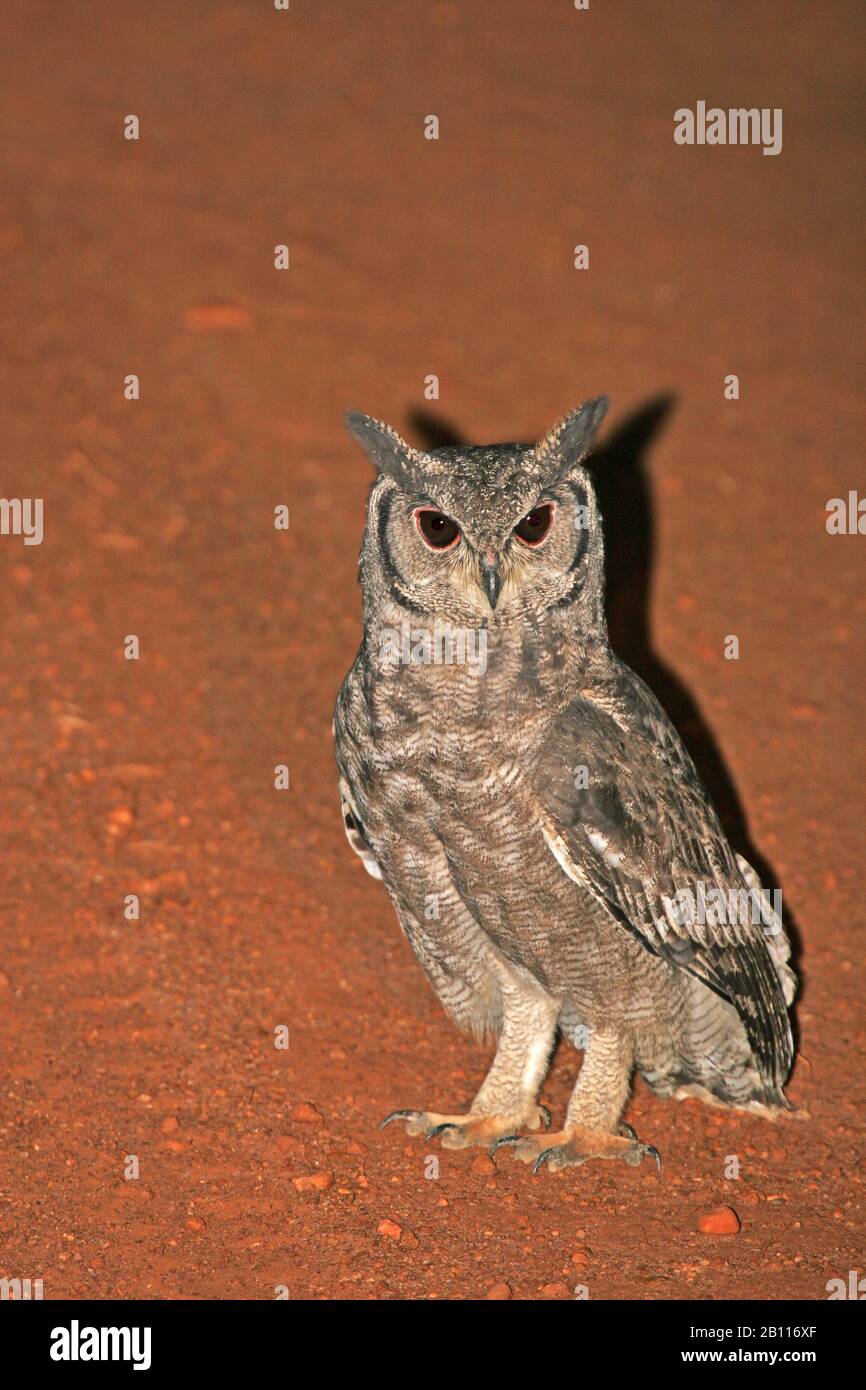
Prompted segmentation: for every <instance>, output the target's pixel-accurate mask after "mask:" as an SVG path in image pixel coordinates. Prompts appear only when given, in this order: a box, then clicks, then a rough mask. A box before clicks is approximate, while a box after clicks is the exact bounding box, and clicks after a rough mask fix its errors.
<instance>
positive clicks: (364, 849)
mask: <svg viewBox="0 0 866 1390" xmlns="http://www.w3.org/2000/svg"><path fill="white" fill-rule="evenodd" d="M340 809H341V811H342V813H343V829H344V830H345V832H346V839H347V840H348V841H349V844H350V845H351V846H352V849H353V850H354V851H355V853H356V854H357V856H358V858H359V859H360V860H361V862H362V863H363V865H364V868H365V869H366V870H367V873H368V874H369V875H370V877H371V878H378V879H381V877H382V870H381V869H380V868H379V862H378V860H377V859H376V856H375V854H374V853H373V851H372V849H371V848H370V842H369V840H368V839H367V836H366V834H365V832H364V827H363V825H362V824H361V817H360V816H359V815H358V812H357V811H356V810H355V803H354V802H353V800H352V793H351V791H350V789H349V784H348V782H347V781H346V779H345V777H341V778H340Z"/></svg>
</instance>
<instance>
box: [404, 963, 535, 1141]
mask: <svg viewBox="0 0 866 1390" xmlns="http://www.w3.org/2000/svg"><path fill="white" fill-rule="evenodd" d="M498 973H499V972H498ZM499 984H500V989H501V993H502V1008H503V1016H502V1031H501V1033H500V1036H499V1046H498V1047H497V1049H496V1056H495V1057H494V1059H493V1063H492V1065H491V1067H490V1071H489V1072H488V1073H487V1076H486V1078H485V1081H484V1084H483V1086H482V1087H481V1089H480V1091H479V1092H478V1094H477V1096H476V1097H475V1099H474V1101H473V1102H472V1105H471V1106H470V1107H469V1111H468V1113H467V1114H465V1115H438V1114H435V1113H434V1112H432V1111H424V1110H397V1111H395V1112H394V1114H393V1115H389V1116H388V1118H387V1119H386V1120H385V1121H384V1122H383V1127H384V1125H387V1124H390V1122H391V1121H392V1120H404V1121H405V1123H406V1132H407V1133H408V1134H412V1135H418V1134H424V1135H426V1137H427V1138H428V1139H431V1138H433V1137H434V1136H436V1135H441V1137H442V1146H443V1148H446V1149H464V1148H467V1147H468V1146H469V1145H470V1144H484V1145H489V1144H491V1143H492V1142H493V1141H494V1140H496V1139H499V1138H501V1137H502V1135H504V1134H513V1132H514V1130H515V1129H539V1128H540V1127H541V1126H542V1125H543V1124H549V1123H550V1116H549V1115H548V1113H547V1111H546V1110H545V1109H544V1107H543V1106H541V1105H539V1104H538V1103H537V1099H536V1098H537V1096H538V1092H539V1089H540V1087H541V1083H542V1081H543V1080H544V1078H545V1076H546V1074H547V1068H548V1063H549V1060H550V1052H551V1049H552V1047H553V1039H554V1034H555V1032H556V1020H557V1018H558V1016H559V1008H560V1004H559V1001H558V1000H556V999H552V998H551V997H550V995H548V994H545V993H544V992H543V991H542V990H541V989H540V988H539V987H538V986H534V985H531V984H529V983H528V982H526V981H524V980H523V979H521V978H518V976H517V975H516V974H515V973H514V972H513V971H511V970H510V969H508V968H507V967H504V966H503V967H502V969H501V974H500V978H499Z"/></svg>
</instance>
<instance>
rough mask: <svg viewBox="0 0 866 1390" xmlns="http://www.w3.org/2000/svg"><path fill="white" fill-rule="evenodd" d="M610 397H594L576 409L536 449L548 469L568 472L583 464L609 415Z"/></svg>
mask: <svg viewBox="0 0 866 1390" xmlns="http://www.w3.org/2000/svg"><path fill="white" fill-rule="evenodd" d="M609 405H610V401H609V399H608V397H607V396H595V397H594V398H593V399H592V400H591V401H586V402H584V404H583V405H582V406H579V407H578V409H577V410H573V411H572V412H571V414H570V415H567V416H566V417H565V419H564V420H562V421H561V422H560V423H559V424H558V425H557V426H556V427H555V428H554V429H552V430H551V431H550V433H549V434H546V435H545V436H544V438H543V439H542V440H541V441H540V442H539V443H538V444H537V445H536V446H535V456H536V458H537V459H538V460H539V462H542V463H544V464H546V465H548V466H550V465H553V466H557V465H558V469H559V472H561V473H564V472H567V471H568V469H569V468H573V467H574V466H575V464H578V463H580V461H581V459H583V458H585V457H586V455H587V454H588V453H589V451H590V449H591V448H592V441H593V439H594V438H595V432H596V430H597V429H598V427H599V425H600V424H601V422H602V420H603V419H604V417H605V415H606V414H607V408H608V406H609Z"/></svg>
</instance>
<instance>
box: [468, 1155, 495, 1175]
mask: <svg viewBox="0 0 866 1390" xmlns="http://www.w3.org/2000/svg"><path fill="white" fill-rule="evenodd" d="M470 1171H471V1172H473V1173H479V1174H481V1175H483V1176H487V1175H489V1174H491V1173H495V1172H496V1164H495V1163H494V1162H493V1159H492V1158H490V1156H489V1155H488V1154H476V1156H475V1157H474V1158H473V1160H472V1163H471V1164H470Z"/></svg>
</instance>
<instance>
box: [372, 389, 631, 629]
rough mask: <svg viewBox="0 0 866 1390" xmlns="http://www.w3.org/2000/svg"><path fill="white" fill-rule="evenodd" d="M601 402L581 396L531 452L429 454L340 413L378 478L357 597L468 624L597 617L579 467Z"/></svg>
mask: <svg viewBox="0 0 866 1390" xmlns="http://www.w3.org/2000/svg"><path fill="white" fill-rule="evenodd" d="M607 406H608V401H607V398H606V397H605V396H598V397H596V398H595V399H594V400H591V401H588V402H587V403H586V404H585V405H582V406H581V407H580V408H579V409H578V410H574V411H572V413H571V414H570V415H568V416H567V417H566V419H565V420H563V421H562V422H561V424H559V425H557V426H556V428H555V429H553V430H551V431H550V433H549V434H547V435H545V437H544V438H543V439H542V440H541V441H540V442H539V443H538V444H536V445H535V447H534V448H532V447H529V446H527V445H523V444H494V445H489V446H485V447H459V448H447V449H434V450H431V451H430V452H429V453H425V452H423V451H421V450H418V449H414V448H412V446H411V445H410V444H407V443H406V441H405V440H403V439H401V438H400V436H399V435H398V434H397V433H396V431H395V430H393V429H391V428H390V427H389V426H388V425H385V424H383V423H382V422H381V421H379V420H373V419H371V418H370V416H368V415H360V414H356V413H352V414H350V415H348V416H347V423H348V426H349V429H350V431H351V432H352V434H354V435H355V437H356V438H357V439H358V440H359V441H360V442H361V444H363V446H364V448H365V449H366V450H367V452H368V454H369V455H370V457H371V459H372V460H373V463H374V464H375V466H376V468H377V470H378V474H379V477H378V479H377V481H376V483H375V485H374V487H373V489H372V492H371V494H370V503H369V510H368V517H367V533H366V536H365V539H364V546H363V549H362V552H361V566H362V576H361V577H362V583H363V584H364V588H365V592H366V591H367V590H368V589H371V588H372V589H373V590H375V597H376V599H377V600H379V599H381V598H388V597H390V599H391V600H392V601H393V603H394V604H396V605H397V606H398V607H402V608H405V609H408V610H409V611H410V612H412V613H416V614H422V613H423V614H425V615H428V616H430V617H441V618H447V619H448V620H449V621H451V622H455V621H459V622H461V623H463V624H465V625H468V626H480V625H485V624H488V623H489V622H491V621H495V622H497V623H503V622H508V621H509V620H515V619H518V620H519V619H526V618H529V617H531V616H533V615H538V614H540V613H541V612H543V611H544V610H546V609H549V608H552V607H554V606H556V607H560V608H562V607H565V606H566V605H571V604H572V603H574V602H575V601H577V600H580V599H582V600H583V605H582V606H586V607H587V610H588V611H587V617H589V616H590V613H591V615H592V618H593V620H596V619H597V618H599V615H600V601H601V587H602V568H603V564H602V561H603V554H602V536H601V523H600V519H599V515H598V508H597V505H596V499H595V493H594V491H593V487H592V484H591V482H590V479H589V476H588V474H587V473H586V471H585V470H584V469H583V468H582V467H581V466H580V465H581V460H582V459H583V458H584V457H585V455H586V454H587V453H588V452H589V449H590V447H591V445H592V440H593V436H594V435H595V432H596V430H597V428H598V426H599V424H600V423H601V421H602V419H603V418H604V415H605V413H606V411H607ZM589 590H592V593H591V594H590V593H589V592H588V591H589ZM494 614H495V618H494Z"/></svg>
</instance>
